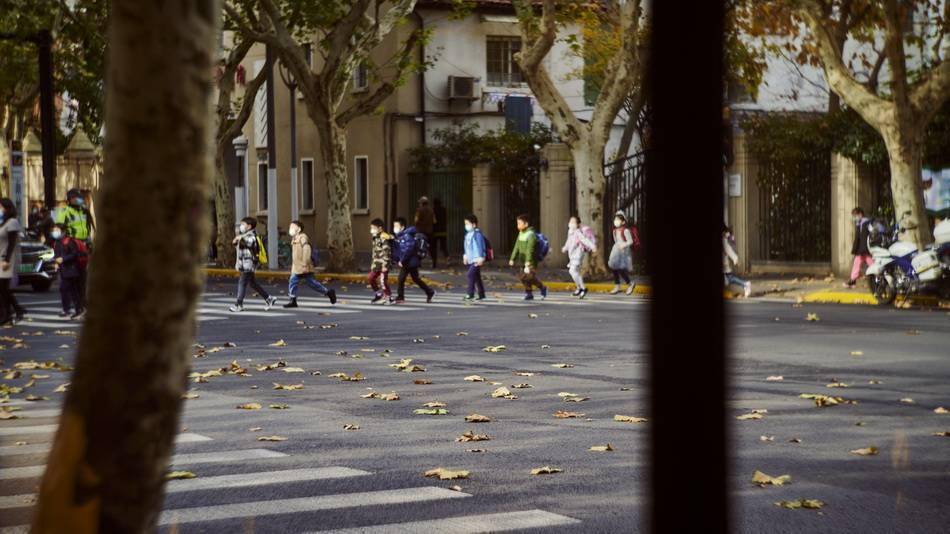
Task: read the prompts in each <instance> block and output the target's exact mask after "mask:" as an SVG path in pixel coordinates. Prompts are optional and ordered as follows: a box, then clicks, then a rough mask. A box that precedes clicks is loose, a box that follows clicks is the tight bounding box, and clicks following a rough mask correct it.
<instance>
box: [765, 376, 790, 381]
mask: <svg viewBox="0 0 950 534" xmlns="http://www.w3.org/2000/svg"><path fill="white" fill-rule="evenodd" d="M782 380H785V377H784V376H781V375H772V376H767V377H765V381H766V382H780V381H782Z"/></svg>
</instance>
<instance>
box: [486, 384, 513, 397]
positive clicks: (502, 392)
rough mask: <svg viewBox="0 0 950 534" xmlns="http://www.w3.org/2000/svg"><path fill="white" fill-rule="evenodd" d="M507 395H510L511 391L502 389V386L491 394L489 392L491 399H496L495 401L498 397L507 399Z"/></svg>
mask: <svg viewBox="0 0 950 534" xmlns="http://www.w3.org/2000/svg"><path fill="white" fill-rule="evenodd" d="M509 395H511V390H509V389H508V388H506V387H504V386H502V387H500V388H498V389H496V390H495V391H492V392H491V396H492V398H496V399H497V398H498V397H507V396H509Z"/></svg>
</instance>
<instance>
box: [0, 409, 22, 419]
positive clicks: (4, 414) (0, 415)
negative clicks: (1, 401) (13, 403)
mask: <svg viewBox="0 0 950 534" xmlns="http://www.w3.org/2000/svg"><path fill="white" fill-rule="evenodd" d="M19 418H20V416H19V415H17V414H15V413H13V412H8V411H6V410H0V420H9V419H19Z"/></svg>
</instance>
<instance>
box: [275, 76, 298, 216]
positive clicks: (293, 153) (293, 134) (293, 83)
mask: <svg viewBox="0 0 950 534" xmlns="http://www.w3.org/2000/svg"><path fill="white" fill-rule="evenodd" d="M279 68H280V78H281V80H283V81H284V85H286V86H287V89H290V219H291V220H294V221H296V220H297V219H299V218H300V201H299V198H300V197H299V194H300V186H299V185H298V179H297V176H298V174H297V80H295V79H294V76H293V74H291V73H290V72H289V71H288V70H287V67H285V66H284V64H283V63H281V64H280V65H279Z"/></svg>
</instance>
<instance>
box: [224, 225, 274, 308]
mask: <svg viewBox="0 0 950 534" xmlns="http://www.w3.org/2000/svg"><path fill="white" fill-rule="evenodd" d="M255 228H257V219H255V218H254V217H245V218H243V219H241V223H240V224H239V225H238V235H237V236H235V238H234V239H233V240H232V241H231V243H232V244H233V245H234V246H235V247H236V248H237V260H236V261H235V265H234V268H235V269H237V271H238V273H239V277H238V290H237V302H236V303H235V304H234V305H233V306H230V307H229V308H228V309H229V310H231V311H232V312H242V311H244V295H245V294H246V293H247V286H251V288H253V289H254V290H255V291H257V294H258V295H260V296H261V298H262V299H264V309H265V310H269V309H271V308H272V307H273V306H274V304H276V303H277V297H272V296H270V294H268V293H267V291H265V290H264V288H263V287H261V285H260V284H258V283H257V278H255V276H254V273H255V272H256V271H257V268H258V267H260V265H261V264H264V263H266V256H264V257H262V255H261V254H262V251H263V250H264V247H263V246H262V243H261V240H260V238H259V237H258V236H257V232H255ZM264 254H266V252H264Z"/></svg>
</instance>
